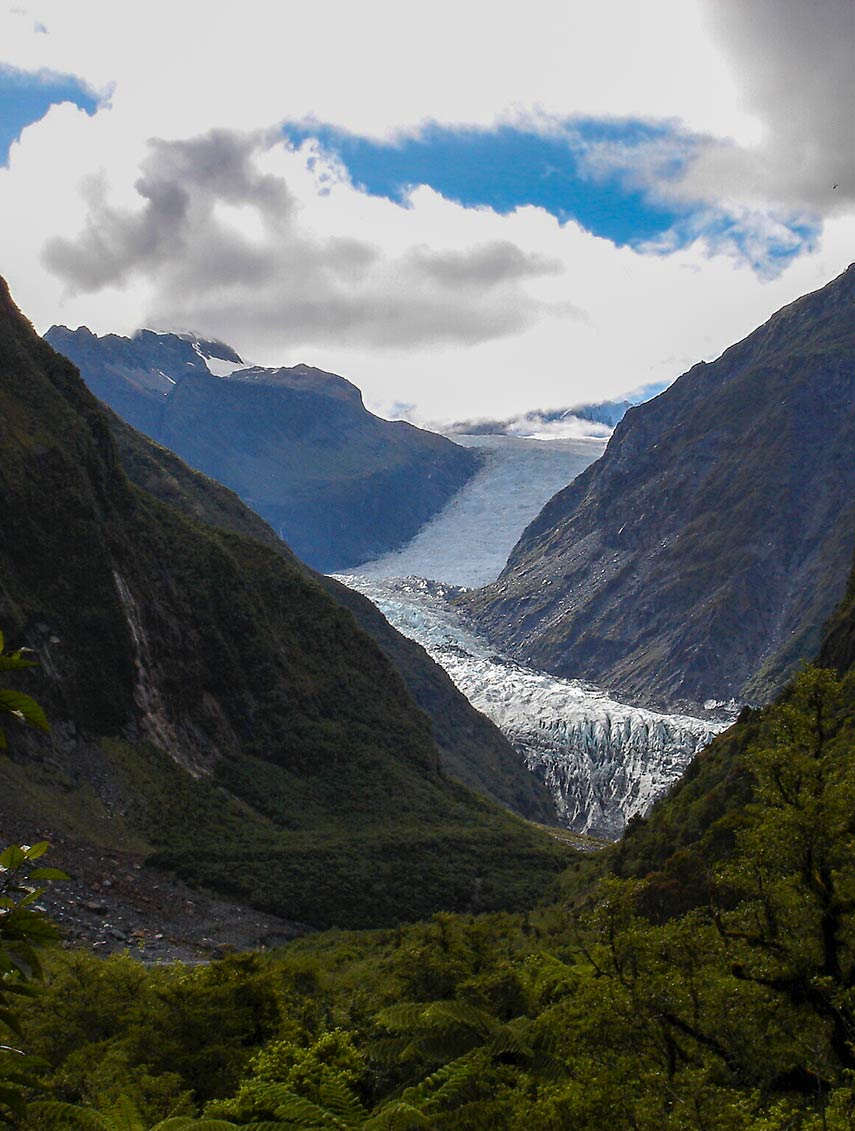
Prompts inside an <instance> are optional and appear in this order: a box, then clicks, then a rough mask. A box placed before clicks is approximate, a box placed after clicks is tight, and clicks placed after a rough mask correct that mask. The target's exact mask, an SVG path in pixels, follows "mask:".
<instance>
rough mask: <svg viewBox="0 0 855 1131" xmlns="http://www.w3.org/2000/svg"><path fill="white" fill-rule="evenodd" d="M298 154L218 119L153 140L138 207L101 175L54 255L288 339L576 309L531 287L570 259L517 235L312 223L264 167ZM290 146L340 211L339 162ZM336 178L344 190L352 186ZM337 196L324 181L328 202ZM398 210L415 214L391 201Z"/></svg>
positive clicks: (418, 330)
mask: <svg viewBox="0 0 855 1131" xmlns="http://www.w3.org/2000/svg"><path fill="white" fill-rule="evenodd" d="M285 151H287V146H285V145H284V144H283V143H282V142H280V141H278V140H277V139H276V138H274V137H272V136H271V135H267V134H263V133H251V134H238V133H236V132H234V131H231V132H229V131H223V130H215V131H212V132H210V133H208V134H206V135H204V136H203V137H198V138H193V139H191V140H186V141H180V142H165V141H154V142H152V143H151V145H150V149H149V153H148V155H147V156H146V158H145V160H144V162H143V166H142V173H141V176H140V177H139V178H138V179H137V180H136V183H135V186H134V188H135V192H136V195H137V198H138V204H137V205H136V207H128V206H124V207H119V206H117V205H114V204H112V203H111V202H110V199H109V190H108V185H107V184H106V183H105V181H104V179H103V178H98V179H96V180H94V181H89V182H88V183H87V185H86V189H85V198H86V206H87V216H86V220H85V224H84V226H83V230H82V231H81V232H80V234H79V235H77V236H75V237H68V236H64V235H63V236H54V237H53V238H51V239H49V240H48V241H47V243H46V245H45V248H44V252H43V262H44V264H45V266H46V267H47V268H48V269H49V270H50V271H52V272H53V273H54V274H55V275H57V276H59V277H60V278H61V279H62V280H63V281H64V282H65V284H66V285H67V287H68V288H69V290H70V291H71V292H72V293H78V294H79V293H81V292H90V293H91V292H96V291H98V290H100V289H102V288H104V287H109V286H122V285H125V284H127V283H128V282H129V281H131V280H133V279H134V277H135V276H138V275H141V276H144V277H145V279H146V280H147V281H148V284H149V286H150V288H151V292H152V298H151V305H150V307H149V310H148V320H149V321H153V322H156V323H165V324H167V323H168V324H172V325H175V324H176V323H178V324H184V325H187V326H194V327H203V328H204V327H206V326H212V325H216V326H217V333H218V334H220V335H221V336H222V335H226V336H228V335H229V334H233V335H236V336H237V337H239V338H241V339H245V338H246V337H248V336H252V337H253V338H254V339H255V340H262V341H263V340H266V339H269V338H271V337H272V338H275V340H277V341H278V342H280V343H282V344H284V345H287V344H288V342H289V341H291V342H297V341H299V342H303V343H311V342H324V343H335V342H350V343H360V344H371V345H373V346H377V347H384V346H386V347H394V348H396V349H400V348H404V347H409V346H419V345H425V344H436V343H446V344H447V343H456V344H464V345H473V344H476V343H478V342H483V341H486V340H488V339H492V338H501V337H506V336H508V335H510V334H515V333H519V332H521V331H523V330H526V329H527V328H528V327H530V326H531V325H533V324H534V323H535V322H536V321H538V320H539V319H540V318H542V317H547V316H550V315H556V314H561V315H562V316H568V315H572V314H573V313H575V312H574V309H573V307H572V306H571V305H570V304H568V303H561V304H557V305H556V304H550V303H548V302H544V301H540V300H538V299H537V298H535V297H534V296H533V295H532V294H530V293H529V292H528V290H527V289H526V287H525V284H526V283H527V282H528V281H529V280H532V279H537V278H539V277H541V276H545V275H556V274H560V273H562V271H563V269H564V267H563V264H562V263H561V261H560V260H558V259H556V258H555V257H547V256H544V255H541V254H537V253H531V252H527V251H525V250H523V249H521V248H520V247H518V246H516V245H515V244H513V243H512V242H511V241H509V240H507V239H490V240H487V241H481V240H477V239H473V240H471V241H469V242H467V244H466V245H465V246H464V247H462V248H456V247H452V248H442V247H432V246H429V245H428V244H426V243H417V244H415V245H414V246H410V247H406V246H405V247H403V248H401V250H400V251H398V252H397V253H395V252H392V253H390V252H389V251H388V250H386V249H384V248H383V247H382V246H381V244H380V243H379V242H374V241H371V240H368V239H360V238H359V237H358V236H353V235H349V234H347V232H346V231H345V232H343V233H342V234H336V233H335V227H336V225H337V223H338V225H339V226H340V220H339V221H337V220H336V217H335V216H334V215H329V216H327V217H326V219H327V220H329V221H330V222H329V223H328V224H325V225H323V227H324V231H323V232H318V231H313V230H312V229H311V227H310V226H308V225H306V224H305V223H304V222H303V212H304V209H302V208H301V206H300V204H299V203H298V201H297V200H296V199H295V197H294V195H293V193H292V192H291V190H290V189H289V187H288V183H287V176H286V175H285V173H284V171H282V170H280V172H279V173H276V174H274V173H271V172H265V171H263V170H262V169H261V168H260V167H259V165H258V160H259V159H260V160H263V159H264V157H265V155H271V154H272V155H273V156H274V157H275V156H276V154H277V152H278V153H279V154H280V155H285ZM307 154H309V155H310V160H309V161H307V160H306V155H307ZM288 157H289V158H290V162H291V166H292V168H293V167H294V166H295V164H296V162H297V161H301V162H302V164H303V166H304V169H305V170H308V169H310V168H311V170H312V173H313V175H314V177H315V179H316V181H320V183H321V184H322V185H323V186H325V189H326V194H327V195H326V199H327V200H328V202H329V207H328V209H327V212H328V213H330V214H333V213H335V212H336V206H337V202H333V201H329V193H330V192H331V191H332V190H331V184H333V183H334V181H335V177H334V175H333V174H334V173H335V170H333V172H331V170H330V169H329V168H324V167H323V166H322V163H321V162H320V160H319V158H318V156H317V155H316V154H314V153H313V152H312V150H311V148H307V150H306V151H304V152H303V154H302V156H300V155H298V154H294V153H290V154H289V155H288ZM337 175H338V177H339V182H338V186H337V187H338V189H339V190H340V191H339V194H338V200H339V201H340V199H341V197H342V196H346V195H348V194H349V195H350V196H351V197H353V196H354V195H355V190H353V189H352V187H351V186H350V185H349V184H347V183H344V182H342V181H341V179H340V177H341V174H340V171H338V174H337ZM324 199H325V196H324V193H323V192H319V193H318V194H317V196H316V199H315V201H314V205H315V208H316V209H317V208H319V207H320V208H321V209H323V201H324ZM387 208H388V210H390V211H397V212H398V213H399V214H402V215H404V216H405V215H406V213H407V211H408V210H407V209H406V208H405V207H403V206H400V205H393V204H391V203H388V202H387ZM250 229H254V236H253V234H250ZM354 230H358V229H354ZM259 237H260V238H259ZM579 316H581V313H580V314H579Z"/></svg>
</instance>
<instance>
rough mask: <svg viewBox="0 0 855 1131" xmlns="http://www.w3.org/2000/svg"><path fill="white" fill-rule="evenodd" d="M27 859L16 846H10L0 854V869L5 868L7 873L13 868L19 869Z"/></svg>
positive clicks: (22, 851)
mask: <svg viewBox="0 0 855 1131" xmlns="http://www.w3.org/2000/svg"><path fill="white" fill-rule="evenodd" d="M26 859H27V854H26V853H25V852H24V850H23V849H22V848H20V847H19V846H18V845H17V844H10V845H9V847H8V848H6V849H4V851H3V852H0V868H5V869H6V871H7V872H11V870H12V869H13V868H20V866H21V865H22V864H23V863H24V861H25V860H26Z"/></svg>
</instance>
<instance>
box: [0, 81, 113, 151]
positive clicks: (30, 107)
mask: <svg viewBox="0 0 855 1131" xmlns="http://www.w3.org/2000/svg"><path fill="white" fill-rule="evenodd" d="M58 102H73V103H74V105H75V106H79V107H80V109H81V110H85V111H86V113H87V114H94V113H95V111H96V110H97V109H98V98H97V96H96V95H94V94H93V93H92V91H91V90H89V89H88V88H87V87H86V86H85V85H84V84H83V83H82V82H81V81H80V80H79V79H77V78H75V77H74V76H73V75H55V74H49V73H42V74H31V73H29V72H27V71H19V70H17V69H16V68H14V67H5V66H2V65H0V165H6V164H8V161H9V148H10V146H11V145H12V142H14V141H17V139H18V138H19V137H20V136H21V131H22V130H23V129H25V128H26V127H27V126H29V125H31V124H32V123H33V122H38V121H39V120H40V119H41V118H43V117H44V116H45V114H46V113H47V112H48V110H49V109H50V107H51V106H53V105H55V104H56V103H58Z"/></svg>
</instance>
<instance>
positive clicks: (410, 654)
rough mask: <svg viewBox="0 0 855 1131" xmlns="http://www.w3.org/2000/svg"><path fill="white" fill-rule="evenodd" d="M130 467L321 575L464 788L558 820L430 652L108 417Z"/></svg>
mask: <svg viewBox="0 0 855 1131" xmlns="http://www.w3.org/2000/svg"><path fill="white" fill-rule="evenodd" d="M108 416H109V419H110V424H111V428H112V432H113V438H114V440H115V441H116V447H117V449H118V453H119V459H120V461H121V464H122V468H123V470H124V471H125V474H126V475H127V476H128V478H129V479H130V480H131V481H132V482H133V483H135V484H136V485H137V486H138V487H141V488H142V489H143V490H144V491H147V492H148V493H149V494H151V495H154V496H155V497H156V498H159V499H161V500H163V501H164V502H167V503H169V504H170V505H172V506H174V507H177V508H178V509H179V510H181V511H182V513H183V514H186V515H187V516H188V517H190V518H192V519H195V520H196V521H197V522H201V523H203V524H205V525H207V526H213V527H219V528H222V529H224V530H230V531H232V532H233V533H235V534H243V535H247V536H249V537H251V538H254V539H256V540H257V541H259V542H261V543H263V544H264V545H265V546H269V547H270V548H271V549H273V550H274V551H275V552H276V553H277V554H279V555H280V557H282V558H284V559H285V560H286V561H287V562H288V563H289V564H290V565H291V566H293V567H294V568H297V569H299V570H301V571H302V572H303V573H305V574H306V575H307V576H309V577H311V578H313V579H314V580H315V581H316V582H317V583H318V584H319V585H321V586H322V587H323V588H324V589H325V590H326V592H327V593H329V595H330V596H331V597H332V598H333V599H334V600H335V601H336V602H337V603H338V604H340V605H343V606H344V607H345V608H346V609H349V610H350V612H351V613H352V614H353V615H354V617H355V618H356V621H357V623H358V624H359V626H360V628H362V629H363V631H364V632H367V633H368V635H369V636H371V637H373V638H374V640H375V641H376V642H377V644H379V646H380V648H381V649H382V650H383V652H384V653H385V654H386V656H387V657H388V658H389V659H390V660H391V662H392V663H393V665H394V666H395V668H396V669H397V670H398V672H399V673H400V674H401V675H402V676H403V678H404V682H405V683H406V685H407V688H408V689H409V692H410V694H411V695H412V696H413V698H414V699H415V701H416V703H417V704H418V705H419V707H421V709H422V710H423V711H425V712H426V713H427V714H428V715H429V716H430V719H431V724H432V730H433V737H434V740H435V741H436V743H437V746H438V747H439V751H440V756H441V760H442V766H443V769H444V770H445V771H446V772H447V773H448V774H450V775H451V776H453V777H455V778H457V779H458V780H459V781H461V782H463V783H464V785H468V786H470V787H471V788H472V789H475V790H477V791H478V792H479V793H482V794H483V795H484V796H485V797H489V798H491V799H492V800H494V801H498V802H499V803H500V804H502V805H505V806H507V807H508V808H510V809H513V810H514V811H516V812H517V813H520V814H521V815H522V816H524V817H528V818H531V819H533V820H537V821H543V822H545V823H547V824H552V823H554V822H555V817H556V814H555V805H554V802H553V799H552V796H551V794H550V792H549V790H548V789H547V788H546V787H545V786H544V785H543V784H542V783H541V782H539V781H538V780H537V779H536V778H534V777H533V776H532V775H531V774H530V773H529V771H528V770H527V769H526V767H525V764H524V762H523V760H522V758H521V757H520V755H519V754H518V753H517V752H516V751H515V750H514V748H513V747H512V746H511V744H510V742H509V741H508V740H507V739H506V738H505V737H504V735H503V734H502V732H501V731H500V730H499V729H498V727H497V726H495V724H494V723H492V722H490V720H489V719H488V718H486V716H485V715H482V714H481V713H480V712H479V711H476V710H475V709H474V708H473V707H472V705H471V704H470V703H469V700H468V699H467V698H466V697H465V696H464V695H463V694H462V693H461V692H460V691H458V690H457V688H456V687H455V685H454V684H453V683H452V681H451V679H450V678H449V676H448V675H447V674H446V672H445V671H444V669H443V668H441V667H440V666H439V664H437V663H435V662H434V661H433V660H432V659H431V658H430V656H429V655H428V653H427V652H426V651H425V649H424V648H422V647H421V646H420V645H419V644H417V643H416V642H415V641H414V640H411V639H410V638H409V637H407V636H404V635H402V634H401V633H400V632H398V631H396V630H395V629H394V628H393V627H392V625H391V624H389V622H388V621H387V620H386V618H385V617H384V616H383V615H382V614H381V613H380V612H379V611H378V609H377V608H376V607H375V606H374V605H373V604H372V603H371V601H369V600H367V599H366V598H365V597H363V596H362V595H361V594H360V593H358V592H356V591H355V590H354V589H350V588H347V587H346V586H344V585H342V584H341V583H340V582H338V581H336V580H335V579H334V578H332V577H326V576H324V575H322V574H316V573H314V572H313V571H312V570H311V569H310V568H309V567H308V566H306V565H305V564H304V563H302V562H300V561H299V560H298V559H297V558H295V557H294V555H293V554H292V553H291V551H290V549H289V548H288V546H287V545H286V544H285V543H284V542H283V541H282V539H281V538H279V537H278V536H277V535H276V534H275V533H274V532H273V530H272V529H271V527H269V526H268V525H267V523H266V522H264V520H263V519H261V518H259V517H258V515H256V514H255V513H254V512H253V511H251V510H249V508H248V507H246V506H244V504H243V503H241V501H240V499H238V498H237V496H236V495H234V494H233V492H231V491H229V490H228V488H226V487H223V486H222V485H221V484H219V483H217V482H215V481H214V480H213V479H209V478H207V476H204V475H202V474H200V473H199V472H197V471H193V470H192V469H191V468H189V467H188V466H187V465H186V464H185V463H182V461H181V460H180V459H179V458H178V457H177V456H176V455H175V454H174V453H173V452H170V451H169V450H168V449H166V448H163V447H160V446H159V445H158V444H155V443H154V442H153V441H152V440H149V439H148V438H147V437H145V436H143V435H142V434H141V433H140V432H137V431H135V430H134V429H133V428H131V427H130V426H129V425H127V424H125V423H124V421H122V420H120V419H119V418H118V417H117V416H115V415H114V414H112V413H108Z"/></svg>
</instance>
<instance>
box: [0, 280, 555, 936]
mask: <svg viewBox="0 0 855 1131" xmlns="http://www.w3.org/2000/svg"><path fill="white" fill-rule="evenodd" d="M0 440H2V450H3V457H4V458H3V461H2V464H0V490H1V491H2V497H3V507H4V520H3V534H4V536H3V540H2V542H0V624H2V625H3V627H4V629H5V631H6V636H7V639H8V641H9V643H10V645H12V646H15V647H17V646H21V645H26V646H28V647H31V648H33V649H35V650H36V652H37V654H38V656H39V658H40V660H41V666H40V668H39V669H38V670H34V671H33V672H21V673H18V674H19V677H20V686H21V687H22V688H24V689H26V690H29V691H31V692H32V693H33V694H34V695H35V696H36V697H37V698H38V699H39V700H40V701H41V702H42V704H43V706H44V707H45V709H46V710H47V712H48V715H49V716H50V718H51V719H52V720H53V729H52V732H51V735H50V736H49V737H40V736H37V735H35V734H33V735H32V736H30V737H26V736H25V737H24V739H23V740H22V741H21V742H19V743H18V744H16V746H15V748H14V750H13V757H12V760H11V761H8V762H6V763H5V764H4V767H3V778H4V786H5V788H4V789H3V790H2V793H0V822H2V826H3V828H4V829H16V830H17V829H21V830H26V829H27V828H28V827H29V828H31V829H38V830H39V831H40V832H43V833H44V835H45V837H46V839H49V838H50V836H52V835H54V834H59V835H61V836H62V837H63V838H65V839H67V840H69V841H70V842H71V843H72V844H73V843H74V842H75V841H76V842H80V843H82V844H85V845H90V846H92V845H95V846H99V847H100V848H102V849H109V848H110V847H116V848H122V849H124V850H130V851H132V852H134V853H136V854H137V856H138V858H139V859H147V860H149V861H153V862H156V863H157V864H158V865H159V866H160V867H163V868H170V869H175V870H176V871H177V872H178V873H179V874H180V875H181V876H183V877H184V878H186V879H187V880H189V881H190V882H192V883H195V884H198V885H205V886H207V887H210V888H213V889H215V890H217V891H219V892H221V893H227V894H230V895H232V896H237V897H240V898H242V899H244V900H248V901H250V902H252V903H254V904H255V905H257V906H260V907H262V908H265V909H267V910H270V911H275V912H276V913H277V914H279V915H282V916H284V917H286V918H289V919H295V920H298V921H302V922H306V923H314V924H328V923H339V924H359V925H370V924H376V923H383V922H391V921H399V920H406V919H412V918H416V917H418V916H421V915H424V914H426V913H429V912H430V911H431V910H434V909H437V908H448V909H460V910H462V909H465V908H472V909H474V908H488V907H500V906H515V905H516V906H520V905H523V904H525V903H529V902H530V901H531V900H532V899H534V898H535V897H536V894H537V892H538V891H543V890H544V888H545V886H546V885H547V884H548V883H549V882H550V878H551V876H552V875H553V874H554V873H555V872H556V871H557V870H558V869H560V868H561V867H562V866H563V865H564V864H565V863H566V861H567V850H566V849H563V848H561V847H559V846H558V845H557V844H556V843H555V842H553V841H552V840H551V839H550V838H548V837H546V836H544V835H542V834H540V833H539V832H538V831H537V830H535V829H533V828H531V827H530V826H527V825H524V824H523V823H522V822H519V821H517V820H516V819H514V818H512V817H511V816H510V815H506V814H505V813H504V812H502V811H500V810H498V809H497V808H494V807H493V806H492V805H490V804H488V803H487V802H486V801H484V800H482V799H479V798H477V797H476V796H475V795H474V794H472V793H470V792H469V791H468V790H467V789H465V788H464V787H462V786H460V785H458V784H456V783H455V782H454V781H453V780H451V779H450V778H448V777H446V775H445V774H444V772H443V770H442V767H441V759H440V754H439V751H438V749H437V746H436V744H435V742H434V740H433V737H432V735H431V727H430V722H429V720H428V718H427V716H426V715H425V714H424V713H423V712H422V711H421V710H419V708H418V707H417V706H416V704H415V703H414V701H413V699H412V697H411V696H410V694H409V692H408V691H407V688H406V686H405V684H404V681H403V679H402V678H401V677H400V676H399V675H398V673H397V672H396V671H395V669H394V668H393V667H392V665H391V664H390V662H389V661H388V659H387V658H386V656H385V655H384V653H383V652H382V651H381V650H380V648H378V646H377V645H376V644H375V643H374V641H373V640H371V639H370V638H369V637H368V636H366V635H365V634H364V633H363V632H362V631H361V630H360V629H359V628H358V626H357V624H356V622H355V620H354V618H353V616H352V614H351V613H350V612H348V611H347V610H345V609H344V608H342V607H341V606H340V605H338V604H337V603H336V602H334V601H333V600H332V599H331V598H330V597H329V595H328V594H327V593H326V592H325V591H324V589H323V588H322V587H321V586H320V584H319V583H318V582H317V581H316V580H315V579H314V577H313V576H311V575H310V574H309V573H308V572H307V571H305V570H304V569H302V568H299V567H297V566H296V565H295V564H294V563H293V562H292V561H290V560H289V557H288V555H287V554H283V553H282V552H281V551H280V549H279V548H278V547H276V548H273V547H271V546H268V545H265V544H263V543H262V542H260V541H258V540H256V539H255V538H249V537H246V536H245V535H244V534H240V533H232V532H230V531H226V530H222V529H219V530H215V529H213V528H210V527H203V526H201V525H200V524H199V523H198V522H197V521H194V520H193V519H190V518H188V517H187V516H186V514H185V513H182V512H181V511H180V510H179V509H177V508H176V507H175V506H173V505H171V504H170V503H168V502H165V501H164V500H163V499H160V498H155V497H154V495H153V494H150V493H148V492H147V491H143V490H140V489H139V488H137V487H135V486H134V485H133V484H132V483H131V482H130V481H129V480H128V479H127V477H126V476H125V474H124V473H123V471H122V467H121V464H120V461H119V458H118V455H117V451H116V447H115V444H114V441H113V438H112V434H111V431H110V425H109V423H108V420H107V418H106V416H105V414H104V411H103V410H102V409H101V407H100V406H99V405H98V402H97V401H96V400H95V399H94V397H92V396H91V394H90V393H89V392H88V391H87V390H86V388H85V387H84V385H83V383H82V381H81V380H80V378H79V376H78V374H77V372H76V370H75V369H74V367H73V366H72V365H71V363H70V362H68V361H67V360H66V359H64V358H61V357H60V356H59V355H57V354H56V353H54V351H53V350H52V349H51V348H50V347H49V346H48V345H47V344H46V343H44V342H42V341H41V340H40V339H38V338H37V336H36V335H35V334H34V332H33V331H32V328H31V327H30V326H29V325H28V324H27V323H26V321H25V320H24V319H23V318H22V317H21V315H20V314H19V313H18V311H17V310H16V309H15V307H14V305H13V303H12V302H11V299H10V298H9V296H8V293H7V292H6V291H5V289H4V290H3V293H2V301H0ZM223 505H224V506H226V509H228V506H227V504H223Z"/></svg>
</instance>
